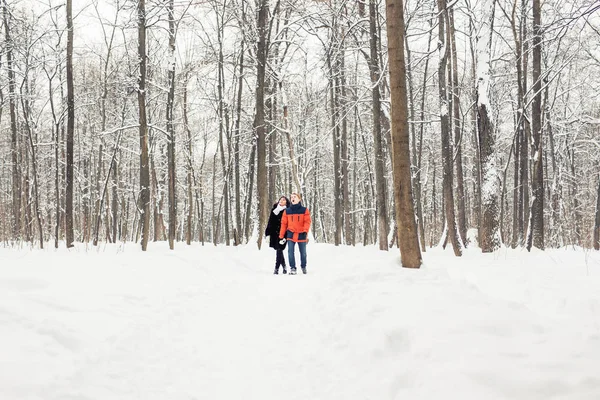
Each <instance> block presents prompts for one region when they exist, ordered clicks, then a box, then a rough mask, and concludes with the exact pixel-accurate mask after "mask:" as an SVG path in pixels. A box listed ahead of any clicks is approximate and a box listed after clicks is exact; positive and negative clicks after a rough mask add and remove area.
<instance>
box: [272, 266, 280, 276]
mask: <svg viewBox="0 0 600 400" xmlns="http://www.w3.org/2000/svg"><path fill="white" fill-rule="evenodd" d="M273 275H279V267H275V271H273Z"/></svg>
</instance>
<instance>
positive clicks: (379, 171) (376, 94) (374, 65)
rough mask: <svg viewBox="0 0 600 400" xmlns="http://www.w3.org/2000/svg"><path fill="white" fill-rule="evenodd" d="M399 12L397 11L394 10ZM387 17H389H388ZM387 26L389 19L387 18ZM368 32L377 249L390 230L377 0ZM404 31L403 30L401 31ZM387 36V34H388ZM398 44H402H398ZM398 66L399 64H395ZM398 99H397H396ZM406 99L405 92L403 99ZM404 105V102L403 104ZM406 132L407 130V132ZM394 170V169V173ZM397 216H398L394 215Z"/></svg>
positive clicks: (371, 1) (371, 8) (384, 243)
mask: <svg viewBox="0 0 600 400" xmlns="http://www.w3.org/2000/svg"><path fill="white" fill-rule="evenodd" d="M387 4H388V6H387V7H388V10H389V7H392V8H393V7H394V6H395V7H401V5H399V4H401V3H397V4H392V5H391V6H390V3H389V2H388V3H387ZM395 12H399V11H395ZM388 18H389V17H388ZM396 23H398V21H394V24H396ZM388 26H389V20H388ZM369 31H370V32H369V33H370V41H369V43H370V54H369V69H370V72H371V84H372V86H373V90H372V92H371V93H372V100H373V145H374V153H375V183H376V186H377V224H378V233H379V235H378V242H379V250H388V233H389V231H390V227H389V224H388V205H387V193H386V190H385V155H384V151H383V138H382V136H383V135H382V132H381V93H380V91H379V89H380V84H379V81H380V79H381V71H380V68H379V57H378V55H377V49H378V44H377V39H378V36H377V1H376V0H369ZM403 32H404V31H403ZM388 36H389V34H388ZM400 46H402V47H403V46H404V44H403V43H402V44H400ZM402 57H403V59H402V62H403V66H402V68H404V55H402ZM396 67H397V68H399V66H396ZM397 101H398V100H397ZM404 101H406V94H405V100H404ZM405 106H406V104H405ZM407 134H408V132H407ZM395 173H396V172H395V171H394V174H395ZM408 174H409V175H408V177H409V179H410V168H409V171H408ZM396 218H398V216H397V217H396Z"/></svg>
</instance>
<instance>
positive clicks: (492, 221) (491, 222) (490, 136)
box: [477, 2, 500, 253]
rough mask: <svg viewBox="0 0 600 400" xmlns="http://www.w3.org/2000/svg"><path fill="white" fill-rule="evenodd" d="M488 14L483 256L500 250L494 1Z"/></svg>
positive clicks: (481, 100)
mask: <svg viewBox="0 0 600 400" xmlns="http://www.w3.org/2000/svg"><path fill="white" fill-rule="evenodd" d="M491 7H492V8H491V11H490V13H489V20H488V21H489V23H487V24H486V25H487V26H489V31H488V32H485V33H486V34H487V35H488V36H487V38H488V40H487V41H486V42H484V44H485V46H481V52H480V53H479V57H478V60H477V62H478V67H477V70H478V71H479V73H478V76H477V83H478V84H477V132H478V134H479V137H478V139H479V140H478V142H479V157H480V163H479V165H480V166H481V184H482V188H481V201H480V204H481V221H480V223H479V247H481V251H482V252H484V253H490V252H493V251H494V250H496V249H498V248H499V247H500V233H499V230H498V224H499V220H498V208H499V204H498V189H499V188H498V181H499V179H498V172H497V167H496V159H495V157H496V155H495V143H496V138H495V134H494V128H493V126H492V122H491V118H490V116H489V112H490V111H489V102H488V99H489V86H490V79H491V73H490V71H491V66H490V54H491V43H492V34H493V31H494V29H493V28H494V11H495V2H493V3H492V6H491Z"/></svg>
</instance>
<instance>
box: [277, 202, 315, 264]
mask: <svg viewBox="0 0 600 400" xmlns="http://www.w3.org/2000/svg"><path fill="white" fill-rule="evenodd" d="M290 201H291V203H292V205H291V206H289V207H288V208H286V209H285V211H284V212H283V216H282V217H281V229H280V231H279V239H281V240H280V242H279V243H281V244H284V243H285V242H286V240H287V241H288V243H289V244H288V263H289V266H290V275H295V274H296V258H295V257H294V249H295V247H296V244H298V249H299V250H300V267H301V268H302V272H303V273H305V274H306V243H307V242H308V230H309V229H310V223H311V220H310V211H308V208H306V207H304V206H302V203H301V201H302V196H300V195H299V194H298V193H292V195H291V196H290Z"/></svg>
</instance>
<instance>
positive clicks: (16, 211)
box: [2, 0, 21, 239]
mask: <svg viewBox="0 0 600 400" xmlns="http://www.w3.org/2000/svg"><path fill="white" fill-rule="evenodd" d="M7 1H8V0H4V2H3V4H2V5H3V7H2V16H3V19H4V36H5V40H6V68H7V70H8V102H9V108H10V145H11V147H10V153H11V162H12V214H13V216H14V225H13V237H14V238H15V239H18V238H19V237H20V236H21V175H20V173H19V150H18V136H17V115H16V111H15V109H16V90H15V71H14V62H13V46H14V44H13V41H12V38H11V32H10V23H9V9H8V4H7Z"/></svg>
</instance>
